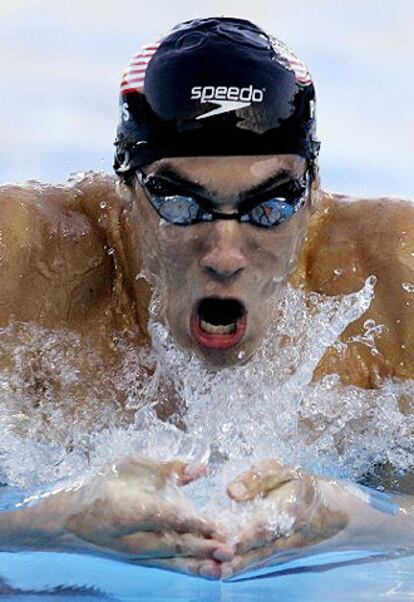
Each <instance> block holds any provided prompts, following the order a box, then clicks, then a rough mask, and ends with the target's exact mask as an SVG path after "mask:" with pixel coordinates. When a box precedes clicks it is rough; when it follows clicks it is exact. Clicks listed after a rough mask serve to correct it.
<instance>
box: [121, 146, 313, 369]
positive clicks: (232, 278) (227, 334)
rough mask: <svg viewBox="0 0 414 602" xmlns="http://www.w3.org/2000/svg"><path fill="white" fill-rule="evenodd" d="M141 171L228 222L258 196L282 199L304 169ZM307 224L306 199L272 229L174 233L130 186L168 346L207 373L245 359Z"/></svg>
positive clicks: (173, 167) (243, 165)
mask: <svg viewBox="0 0 414 602" xmlns="http://www.w3.org/2000/svg"><path fill="white" fill-rule="evenodd" d="M143 171H144V172H145V174H147V175H148V174H151V175H153V176H154V177H157V178H160V179H161V180H162V181H163V182H165V181H167V182H170V183H172V186H173V188H172V190H174V192H176V191H177V190H179V191H181V190H182V191H183V192H185V193H186V194H187V195H188V194H190V192H189V191H194V190H196V191H197V194H198V195H200V197H201V198H202V199H205V203H206V204H207V206H208V208H209V209H212V210H213V211H214V212H216V213H222V214H227V215H228V214H231V213H234V212H236V211H237V210H238V209H240V207H241V206H245V205H243V202H244V203H246V199H253V198H255V195H257V198H260V199H262V198H268V196H266V195H267V194H268V191H270V193H271V195H272V194H273V192H274V196H276V197H277V196H281V195H282V192H281V191H283V190H286V186H287V185H288V183H289V182H291V181H292V180H297V179H300V178H301V177H302V176H303V174H304V172H305V161H304V159H303V158H301V157H298V156H296V155H277V156H260V157H257V156H245V157H186V158H171V159H162V160H160V161H157V162H155V163H153V164H151V165H149V166H147V167H146V168H145V169H144V170H143ZM259 191H260V195H261V196H260V197H259ZM263 191H264V192H263ZM263 194H264V195H265V197H263ZM309 217H310V201H309V199H307V201H306V204H305V206H304V207H302V208H301V209H299V210H298V211H297V212H296V213H294V214H293V215H292V216H291V217H290V218H289V219H287V220H286V221H284V222H283V223H281V224H280V225H278V226H275V227H272V228H263V227H262V228H261V227H258V226H255V225H252V224H250V223H242V222H240V221H238V220H237V219H215V220H213V221H210V222H203V223H196V224H192V225H189V226H180V225H175V224H171V223H168V222H166V221H165V220H163V219H161V218H160V216H159V215H158V213H157V212H156V210H155V209H154V208H153V207H152V205H151V204H150V202H149V200H148V199H147V197H146V195H145V193H144V191H143V189H142V188H141V187H140V185H139V184H138V183H136V184H135V188H134V203H133V209H132V213H131V225H132V228H134V230H135V233H136V234H137V235H138V238H139V240H140V246H141V249H142V262H143V267H144V269H145V270H146V271H147V272H148V273H150V274H153V275H155V276H156V277H157V278H158V279H160V281H161V284H162V286H163V288H164V290H165V293H166V308H165V310H166V318H167V322H168V325H169V327H170V330H171V332H172V335H173V337H174V338H175V340H176V341H177V342H178V343H179V344H180V345H181V346H183V347H185V348H190V349H193V350H194V351H195V352H196V353H197V354H198V355H199V356H201V357H202V358H203V359H204V360H205V361H206V362H207V363H208V364H209V365H210V366H216V367H224V366H228V365H234V364H237V363H241V362H242V361H245V360H246V359H247V358H249V357H251V355H252V354H253V353H254V351H255V349H256V348H257V346H258V345H259V343H260V341H261V340H262V338H263V336H264V335H265V332H266V328H267V326H268V324H269V321H270V319H271V317H272V307H273V306H274V301H275V299H276V298H277V296H278V294H280V291H281V289H282V287H283V285H284V284H286V282H287V280H288V277H289V275H290V274H291V272H292V271H293V270H294V268H295V266H296V262H297V257H298V254H299V250H300V247H301V245H302V243H303V240H304V237H305V235H306V232H307V226H308V222H309Z"/></svg>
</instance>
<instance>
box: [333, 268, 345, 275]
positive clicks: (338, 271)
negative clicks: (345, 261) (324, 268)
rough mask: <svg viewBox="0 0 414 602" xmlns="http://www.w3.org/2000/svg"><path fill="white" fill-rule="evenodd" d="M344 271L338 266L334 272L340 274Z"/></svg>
mask: <svg viewBox="0 0 414 602" xmlns="http://www.w3.org/2000/svg"><path fill="white" fill-rule="evenodd" d="M342 273H343V270H340V269H339V268H336V269H335V270H334V274H335V276H340V275H341V274H342Z"/></svg>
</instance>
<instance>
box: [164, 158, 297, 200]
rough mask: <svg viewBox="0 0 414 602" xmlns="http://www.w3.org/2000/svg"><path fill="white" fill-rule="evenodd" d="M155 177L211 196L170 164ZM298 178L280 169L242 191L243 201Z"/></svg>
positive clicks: (196, 192)
mask: <svg viewBox="0 0 414 602" xmlns="http://www.w3.org/2000/svg"><path fill="white" fill-rule="evenodd" d="M153 175H154V176H155V177H162V178H165V179H166V180H169V181H170V182H171V183H173V184H176V185H179V186H182V187H183V188H185V189H186V190H188V192H191V193H193V194H195V195H196V196H200V197H202V198H204V199H205V200H207V199H206V196H207V197H208V196H211V191H209V190H208V189H207V188H205V187H204V186H201V185H200V184H197V183H196V182H194V181H192V180H188V179H187V178H185V177H184V176H183V175H181V174H180V173H179V172H178V171H176V170H175V169H174V168H173V167H171V166H169V165H162V166H161V167H160V168H159V169H158V171H156V172H155V173H154V174H153ZM292 179H296V178H295V177H294V176H293V174H292V172H291V171H290V170H288V169H282V170H279V171H277V172H275V173H273V174H271V175H270V176H269V177H268V178H267V179H266V180H265V181H264V182H261V183H260V184H256V185H255V186H252V187H251V188H248V189H247V190H244V191H242V192H241V193H240V195H239V197H240V200H241V202H243V201H245V200H250V199H251V198H252V197H256V196H259V195H262V194H265V193H266V192H268V191H269V190H272V189H273V188H274V187H275V186H277V185H280V184H282V183H284V182H286V181H288V180H292Z"/></svg>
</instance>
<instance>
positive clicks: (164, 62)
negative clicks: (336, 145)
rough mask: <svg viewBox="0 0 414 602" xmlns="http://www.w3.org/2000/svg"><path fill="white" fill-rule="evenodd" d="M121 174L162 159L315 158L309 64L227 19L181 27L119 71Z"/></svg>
mask: <svg viewBox="0 0 414 602" xmlns="http://www.w3.org/2000/svg"><path fill="white" fill-rule="evenodd" d="M115 146H116V152H115V164H114V168H115V171H116V173H117V174H118V175H120V176H122V177H123V178H125V179H126V180H127V181H128V180H129V179H130V178H131V176H132V175H133V174H134V171H135V170H136V168H138V167H142V166H143V165H146V164H148V163H151V162H153V161H156V160H158V159H161V158H163V157H184V156H187V157H188V156H215V155H268V154H287V153H289V154H290V153H292V154H297V155H300V156H302V157H304V158H305V159H306V160H307V162H308V164H309V165H312V164H313V162H314V160H315V158H316V157H317V154H318V151H319V142H318V140H317V138H316V132H315V89H314V86H313V83H312V80H311V77H310V75H309V72H308V70H307V68H306V67H305V65H304V64H303V63H302V61H300V60H299V59H298V58H297V57H296V56H295V55H294V54H293V53H292V52H291V51H290V50H289V49H288V48H287V47H286V46H285V45H284V44H283V43H282V42H280V41H279V40H276V39H275V38H272V37H270V36H269V35H268V34H266V33H265V32H264V31H262V30H261V29H260V28H259V27H257V26H256V25H253V24H252V23H250V22H249V21H245V20H242V19H233V18H227V17H218V18H208V19H195V20H193V21H188V22H186V23H182V24H180V25H177V26H176V27H175V28H174V29H173V30H172V31H171V32H170V33H168V34H166V35H165V36H163V37H162V38H160V39H159V40H158V41H157V42H155V43H153V44H148V45H146V46H144V47H142V48H141V49H140V50H139V51H138V53H137V54H136V55H135V56H134V57H133V58H132V60H131V62H130V64H129V66H128V68H127V70H126V71H125V73H124V76H123V80H122V83H121V95H120V121H119V124H118V129H117V138H116V140H115Z"/></svg>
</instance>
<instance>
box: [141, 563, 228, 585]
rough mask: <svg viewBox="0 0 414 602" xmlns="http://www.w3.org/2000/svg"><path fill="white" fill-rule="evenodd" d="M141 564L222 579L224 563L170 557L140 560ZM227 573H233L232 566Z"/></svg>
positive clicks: (206, 577)
mask: <svg viewBox="0 0 414 602" xmlns="http://www.w3.org/2000/svg"><path fill="white" fill-rule="evenodd" d="M139 564H140V565H143V566H151V567H156V568H160V569H164V570H167V571H177V572H180V573H185V574H187V575H198V576H199V577H204V578H205V579H214V580H217V579H221V578H222V575H223V570H222V564H221V563H219V562H216V561H215V560H197V559H193V558H169V559H154V560H149V561H139ZM226 573H227V574H228V573H231V574H232V569H231V567H228V568H227V569H226Z"/></svg>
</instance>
